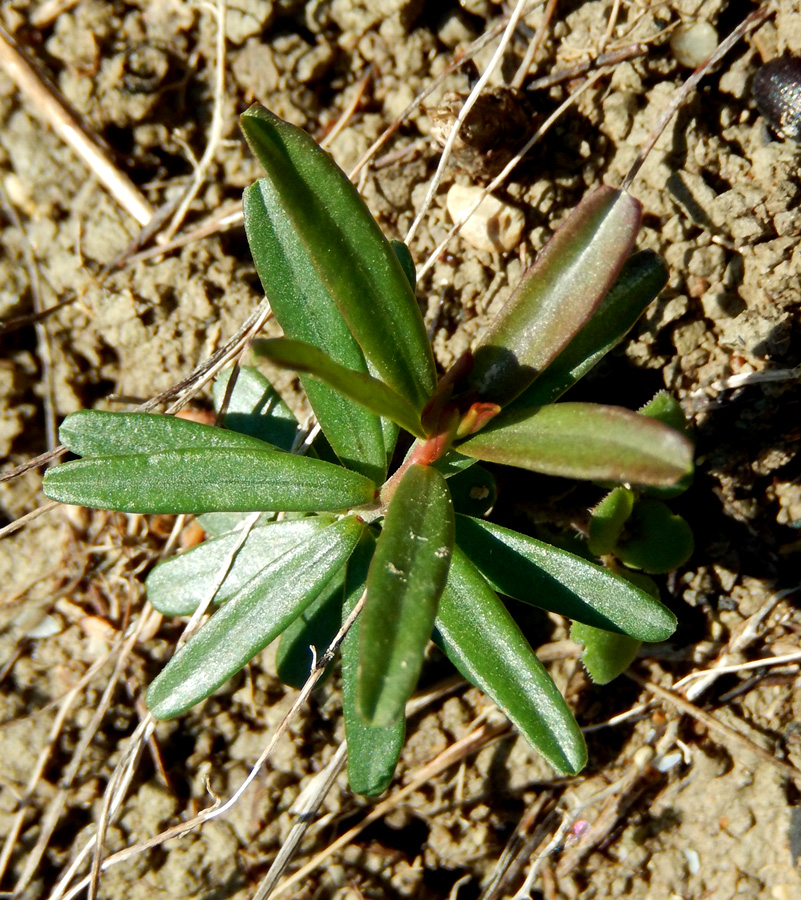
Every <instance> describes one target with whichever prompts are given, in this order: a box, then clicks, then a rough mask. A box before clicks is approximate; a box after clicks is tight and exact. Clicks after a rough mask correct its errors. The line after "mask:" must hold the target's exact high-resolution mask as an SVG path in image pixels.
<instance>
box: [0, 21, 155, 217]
mask: <svg viewBox="0 0 801 900" xmlns="http://www.w3.org/2000/svg"><path fill="white" fill-rule="evenodd" d="M0 65H2V66H3V68H4V69H5V71H6V73H7V74H8V76H9V77H10V78H11V80H12V81H13V82H14V83H15V84H16V85H17V87H18V88H19V90H20V91H21V92H22V94H23V95H24V96H25V98H26V99H27V100H28V102H29V103H30V104H31V106H32V108H33V109H34V110H35V111H36V112H37V114H38V115H39V117H40V118H41V119H42V120H44V122H45V123H46V124H47V125H49V126H50V127H51V128H52V129H53V130H54V131H55V132H56V134H57V135H58V136H59V137H60V138H61V140H62V141H64V143H65V144H68V145H69V146H70V147H71V148H72V149H73V150H74V151H75V152H76V153H77V154H78V156H79V157H80V158H81V159H82V160H83V162H84V163H86V165H87V166H88V168H89V169H90V170H91V171H92V172H93V173H94V174H95V175H96V176H97V179H98V180H99V181H100V182H101V184H103V186H104V187H105V188H106V189H107V190H108V192H109V193H110V194H111V196H112V197H113V198H114V199H115V200H116V201H117V203H119V205H120V206H121V207H122V208H123V209H124V210H125V211H126V212H127V213H129V214H130V215H131V216H133V218H134V219H136V221H137V222H139V224H140V225H146V224H147V223H148V222H149V221H150V218H151V216H152V215H153V207H152V206H151V205H150V203H149V202H148V201H147V198H146V197H145V196H144V195H143V194H142V193H141V192H140V190H139V188H138V187H137V186H136V185H135V184H134V183H133V182H132V181H131V179H130V178H128V176H127V175H125V174H124V173H123V172H121V171H120V170H119V169H118V168H117V166H116V165H115V163H114V161H113V160H112V158H111V154H110V153H109V151H108V149H107V148H106V147H105V145H104V144H103V143H102V142H101V140H100V138H99V137H97V135H95V134H92V133H91V132H90V131H89V130H88V129H87V128H86V126H85V125H84V124H83V123H82V122H81V121H80V120H79V119H78V117H77V116H76V115H75V114H74V113H73V112H72V111H71V110H70V109H69V108H68V106H67V103H66V101H65V100H64V99H63V98H62V97H61V96H60V95H59V93H58V92H57V91H56V89H55V88H54V87H52V86H51V85H50V84H48V83H47V82H46V81H45V80H44V79H43V78H42V77H41V75H39V73H38V72H37V71H36V70H35V69H34V68H33V66H32V65H31V64H30V63H29V62H28V60H27V59H26V58H25V57H24V56H23V54H22V53H21V52H20V50H19V49H18V47H17V44H16V41H15V40H14V38H13V37H12V36H11V35H10V34H9V33H8V32H7V31H6V30H5V29H4V28H3V27H2V26H0Z"/></svg>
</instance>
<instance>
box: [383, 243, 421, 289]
mask: <svg viewBox="0 0 801 900" xmlns="http://www.w3.org/2000/svg"><path fill="white" fill-rule="evenodd" d="M389 243H390V246H391V247H392V249H393V251H394V253H395V256H397V257H398V262H399V263H400V264H401V268H402V269H403V274H404V275H405V276H406V280H407V281H408V282H409V287H410V288H411V289H412V291H414V290H415V289H416V287H417V270H416V268H415V265H414V260H413V259H412V254H411V251H410V250H409V248H408V247H407V246H406V244H404V242H403V241H396V240H391V241H390V242H389Z"/></svg>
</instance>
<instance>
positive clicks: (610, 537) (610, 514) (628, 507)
mask: <svg viewBox="0 0 801 900" xmlns="http://www.w3.org/2000/svg"><path fill="white" fill-rule="evenodd" d="M633 509H634V491H631V490H629V489H628V488H625V487H616V488H615V489H614V490H612V491H610V492H609V493H608V494H607V495H606V496H605V497H604V499H603V500H601V502H600V503H599V504H598V505H597V506H596V507H595V509H594V510H593V511H592V516H591V517H590V533H589V536H588V539H587V547H588V548H589V551H590V553H592V554H593V555H594V556H606V554H607V553H612V552H614V549H615V545H616V544H617V542H618V540H619V539H620V535H621V532H622V531H623V527H624V526H625V524H626V520H627V519H628V517H629V516H630V515H631V512H632V510H633Z"/></svg>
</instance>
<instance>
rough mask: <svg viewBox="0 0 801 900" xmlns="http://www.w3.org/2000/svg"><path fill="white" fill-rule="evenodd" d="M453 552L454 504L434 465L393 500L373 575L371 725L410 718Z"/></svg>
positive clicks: (366, 705)
mask: <svg viewBox="0 0 801 900" xmlns="http://www.w3.org/2000/svg"><path fill="white" fill-rule="evenodd" d="M452 547H453V504H452V503H451V497H450V493H449V491H448V486H447V484H446V483H445V479H444V478H443V477H442V475H441V474H440V473H439V472H438V471H437V470H436V469H433V468H431V467H430V466H420V465H412V466H409V468H408V469H407V470H406V472H405V473H404V475H403V478H402V479H401V481H400V484H399V485H398V488H397V490H396V491H395V495H394V496H393V498H392V500H391V501H390V504H389V508H388V510H387V514H386V517H385V519H384V525H383V528H382V530H381V536H380V537H379V539H378V545H377V547H376V552H375V555H374V557H373V561H372V564H371V566H370V574H369V575H368V577H367V601H366V603H365V607H364V612H363V613H362V624H361V647H360V667H359V709H360V710H361V714H362V716H363V717H364V719H365V720H366V721H367V722H368V723H369V724H371V725H389V724H391V723H392V722H394V721H396V720H397V719H398V718H399V717H400V716H402V715H403V710H404V708H405V705H406V701H407V700H408V699H409V697H410V696H411V693H412V691H413V690H414V688H415V686H416V684H417V678H418V676H419V674H420V668H421V666H422V664H423V655H424V653H425V648H426V644H427V643H428V641H429V638H430V637H431V630H432V628H433V625H434V617H435V615H436V612H437V603H438V602H439V597H440V594H441V593H442V590H443V588H444V587H445V582H446V580H447V577H448V566H449V564H450V557H451V548H452Z"/></svg>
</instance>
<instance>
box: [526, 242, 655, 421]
mask: <svg viewBox="0 0 801 900" xmlns="http://www.w3.org/2000/svg"><path fill="white" fill-rule="evenodd" d="M667 277H668V273H667V267H666V266H665V264H664V262H663V261H662V259H661V258H660V257H659V256H658V255H657V254H656V253H654V252H653V250H642V251H640V252H639V253H635V254H634V256H632V257H631V258H630V259H628V260H626V263H625V265H624V266H623V268H622V269H621V271H620V274H619V275H618V277H617V280H616V281H615V283H614V284H613V285H612V287H611V288H610V289H609V292H608V293H607V295H606V297H604V299H603V300H602V301H601V303H600V305H599V306H598V308H597V309H596V310H595V312H594V313H593V314H592V316H591V317H590V319H589V321H587V322H586V323H585V325H584V326H583V327H582V329H581V330H580V331H579V333H578V334H577V335H576V336H575V337H574V338H573V339H572V340H571V341H570V343H569V344H568V345H567V346H566V347H565V349H564V350H562V352H561V353H560V354H559V355H558V356H557V357H556V359H554V361H553V362H552V363H550V364H549V365H548V367H547V368H546V369H545V371H544V372H543V373H542V374H541V375H540V376H539V377H538V378H537V379H536V380H535V382H534V383H533V384H532V385H531V387H529V388H528V390H526V391H524V392H523V394H521V395H520V396H519V397H518V398H517V399H516V400H515V401H514V402H513V403H512V404H510V406H509V409H510V410H511V409H525V408H528V409H530V408H531V407H532V406H544V405H545V404H546V403H552V402H553V401H554V400H556V399H557V398H558V397H560V396H561V395H562V394H563V393H564V392H565V391H566V390H568V389H569V388H571V387H573V385H574V384H575V383H576V382H577V381H578V380H579V379H580V378H583V377H584V376H585V375H586V374H587V372H589V371H590V369H592V368H593V367H594V366H595V365H596V364H597V363H598V362H599V361H600V360H601V359H602V358H603V357H604V356H606V354H607V353H609V351H610V350H612V349H613V348H614V347H616V346H617V345H618V344H619V343H620V342H621V341H622V340H623V338H624V337H625V336H626V335H627V334H628V333H629V331H630V330H631V329H632V328H633V326H634V324H635V323H636V321H637V320H638V319H639V318H640V316H641V315H642V314H643V312H645V309H646V308H647V307H648V306H649V304H650V303H651V302H652V301H653V300H654V299H655V298H656V296H657V294H659V292H660V291H661V290H662V288H663V287H664V286H665V284H667Z"/></svg>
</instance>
